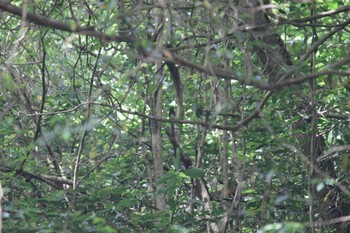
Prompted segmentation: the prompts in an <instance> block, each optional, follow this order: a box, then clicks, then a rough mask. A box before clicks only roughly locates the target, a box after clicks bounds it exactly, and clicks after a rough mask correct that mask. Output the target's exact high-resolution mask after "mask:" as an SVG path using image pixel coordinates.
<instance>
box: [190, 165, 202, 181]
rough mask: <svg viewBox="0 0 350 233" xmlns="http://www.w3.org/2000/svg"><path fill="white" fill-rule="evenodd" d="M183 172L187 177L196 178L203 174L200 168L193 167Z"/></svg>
mask: <svg viewBox="0 0 350 233" xmlns="http://www.w3.org/2000/svg"><path fill="white" fill-rule="evenodd" d="M185 174H186V175H187V176H189V177H192V178H196V179H197V178H201V177H202V176H204V174H205V172H204V171H203V170H202V169H200V168H196V167H193V168H190V169H188V170H187V171H186V172H185Z"/></svg>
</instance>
